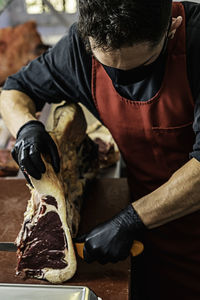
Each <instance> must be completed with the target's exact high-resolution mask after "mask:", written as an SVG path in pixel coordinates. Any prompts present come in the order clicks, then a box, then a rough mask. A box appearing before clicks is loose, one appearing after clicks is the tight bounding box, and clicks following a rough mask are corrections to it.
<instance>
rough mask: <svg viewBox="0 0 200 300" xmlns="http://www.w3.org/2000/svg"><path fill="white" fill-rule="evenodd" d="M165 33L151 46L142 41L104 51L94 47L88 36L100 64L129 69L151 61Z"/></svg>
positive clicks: (154, 57)
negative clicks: (157, 42) (156, 43)
mask: <svg viewBox="0 0 200 300" xmlns="http://www.w3.org/2000/svg"><path fill="white" fill-rule="evenodd" d="M165 38H166V35H164V36H163V38H162V39H161V41H160V43H159V44H158V45H156V46H155V47H153V48H152V46H151V45H150V43H148V42H143V43H140V44H136V45H134V46H131V47H124V48H121V49H117V50H111V51H104V50H103V49H101V48H97V47H95V41H94V40H93V39H92V38H91V37H90V38H89V41H90V46H91V50H92V53H93V55H94V57H95V58H96V59H97V60H98V61H99V62H100V63H102V64H104V65H106V66H108V67H113V68H117V69H121V70H130V69H133V68H137V67H140V66H147V65H149V64H151V63H153V62H154V61H155V60H156V59H157V58H158V56H159V54H160V53H161V51H162V48H163V45H164V42H165Z"/></svg>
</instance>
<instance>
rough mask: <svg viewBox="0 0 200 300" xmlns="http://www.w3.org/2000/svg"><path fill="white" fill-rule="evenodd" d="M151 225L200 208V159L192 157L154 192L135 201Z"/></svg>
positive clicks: (163, 222)
mask: <svg viewBox="0 0 200 300" xmlns="http://www.w3.org/2000/svg"><path fill="white" fill-rule="evenodd" d="M133 207H134V208H135V210H136V211H137V212H138V214H139V215H140V217H141V219H142V221H143V222H144V224H145V225H146V226H147V227H148V228H154V227H158V226H160V225H162V224H165V223H167V222H169V221H172V220H175V219H178V218H180V217H183V216H185V215H187V214H190V213H192V212H195V211H196V210H198V209H200V162H198V161H197V160H196V159H194V158H193V159H191V160H190V161H189V162H188V163H186V164H185V165H184V166H183V167H181V168H180V169H179V170H177V171H176V172H175V173H174V174H173V176H172V177H171V178H170V179H169V180H168V181H167V182H166V183H165V184H163V185H162V186H161V187H159V188H158V189H156V190H155V191H154V192H152V193H150V194H148V195H146V196H144V197H143V198H141V199H139V200H137V201H136V202H134V203H133Z"/></svg>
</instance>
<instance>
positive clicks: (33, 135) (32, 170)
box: [12, 121, 60, 180]
mask: <svg viewBox="0 0 200 300" xmlns="http://www.w3.org/2000/svg"><path fill="white" fill-rule="evenodd" d="M41 153H43V154H48V155H49V156H50V158H51V163H52V166H53V169H54V171H55V172H56V173H57V172H59V168H60V158H59V155H58V150H57V147H56V144H55V143H54V141H53V139H52V138H51V136H50V135H49V134H48V132H47V131H46V130H45V127H44V125H43V124H42V123H41V122H39V121H29V122H27V123H26V124H24V125H23V126H22V127H21V128H20V129H19V131H18V133H17V140H16V143H15V146H14V148H13V150H12V156H13V158H14V160H15V161H16V162H17V163H18V165H19V167H20V168H21V170H22V171H23V172H27V173H28V174H29V175H31V176H32V177H34V178H35V179H38V180H39V179H40V178H41V176H42V173H45V171H46V168H45V165H44V162H43V161H42V158H41V155H40V154H41Z"/></svg>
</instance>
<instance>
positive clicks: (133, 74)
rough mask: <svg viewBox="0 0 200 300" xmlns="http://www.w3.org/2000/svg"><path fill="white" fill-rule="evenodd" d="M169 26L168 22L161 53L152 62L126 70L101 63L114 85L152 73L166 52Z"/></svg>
mask: <svg viewBox="0 0 200 300" xmlns="http://www.w3.org/2000/svg"><path fill="white" fill-rule="evenodd" d="M170 27H171V22H170V25H169V28H168V30H167V36H166V38H165V42H164V45H163V48H162V50H161V53H160V55H159V57H158V58H157V59H156V60H155V61H154V62H153V63H151V64H149V65H147V66H140V67H137V68H134V69H130V70H126V71H124V70H120V69H116V68H112V67H108V66H105V65H103V64H102V65H103V67H104V69H105V71H106V73H107V74H108V76H109V77H110V78H111V80H112V82H113V83H114V84H116V85H130V84H133V83H136V82H139V81H142V80H144V79H146V78H147V77H149V76H150V75H151V74H152V72H153V70H154V69H155V67H156V66H157V65H158V64H159V63H160V62H161V60H162V59H163V57H164V56H165V54H166V49H167V43H168V34H169V30H170Z"/></svg>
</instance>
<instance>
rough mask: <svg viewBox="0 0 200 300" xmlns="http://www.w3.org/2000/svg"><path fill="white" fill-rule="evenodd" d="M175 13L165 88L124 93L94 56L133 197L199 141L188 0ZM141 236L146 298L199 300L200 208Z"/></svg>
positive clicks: (100, 96)
mask: <svg viewBox="0 0 200 300" xmlns="http://www.w3.org/2000/svg"><path fill="white" fill-rule="evenodd" d="M172 14H173V17H177V16H179V15H181V16H182V17H183V23H182V25H181V26H180V27H179V28H178V30H177V32H176V34H175V37H174V38H173V39H172V40H170V41H169V44H168V57H167V62H166V68H165V74H164V78H163V82H162V85H161V88H160V90H159V91H158V92H157V94H156V95H155V96H154V97H153V98H151V99H149V100H148V101H145V102H143V101H131V100H128V99H125V98H123V97H121V96H120V95H119V94H118V93H117V92H116V90H115V88H114V87H113V84H112V81H111V79H110V78H109V76H108V75H107V73H106V72H105V70H104V68H103V66H102V65H101V64H100V63H99V62H98V61H97V60H96V59H95V58H94V57H93V61H92V93H93V100H94V102H95V105H96V108H97V110H98V112H99V115H100V118H101V119H102V121H103V122H104V124H105V126H106V127H107V128H108V129H109V130H110V132H111V134H112V135H113V137H114V139H115V141H116V142H117V145H118V147H119V149H120V151H121V154H122V156H123V158H124V160H125V162H126V164H127V170H128V183H129V187H130V190H131V194H132V196H133V199H134V200H136V199H139V198H140V197H142V196H144V195H146V194H148V193H150V192H152V191H153V190H155V189H156V188H158V187H159V186H160V185H162V184H163V183H165V182H166V181H167V180H168V179H169V178H170V176H171V175H172V174H173V173H174V172H175V171H176V170H177V169H179V168H180V167H181V166H182V165H183V164H185V163H186V162H187V161H188V160H189V152H191V151H192V146H193V144H194V141H195V135H194V132H193V129H192V123H193V119H194V102H193V99H192V94H191V90H190V86H189V82H188V78H187V70H186V41H185V36H186V34H185V12H184V7H183V5H182V4H181V3H178V2H177V3H173V12H172ZM102 87H103V88H102ZM142 239H143V242H144V246H145V251H144V255H142V257H141V258H140V259H139V260H140V271H141V274H140V275H141V278H139V279H140V283H142V294H143V297H142V296H141V299H144V300H148V299H154V300H165V299H166V300H167V299H169V298H170V297H171V298H172V300H174V299H176V300H179V299H181V300H186V299H187V300H197V299H198V300H199V299H200V212H196V213H193V214H190V215H188V216H186V217H183V218H180V219H178V220H176V221H173V222H170V223H168V224H166V225H163V226H160V227H159V228H156V229H153V230H148V232H147V233H145V235H144V236H143V238H142ZM140 275H138V276H140ZM139 299H140V298H139Z"/></svg>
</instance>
